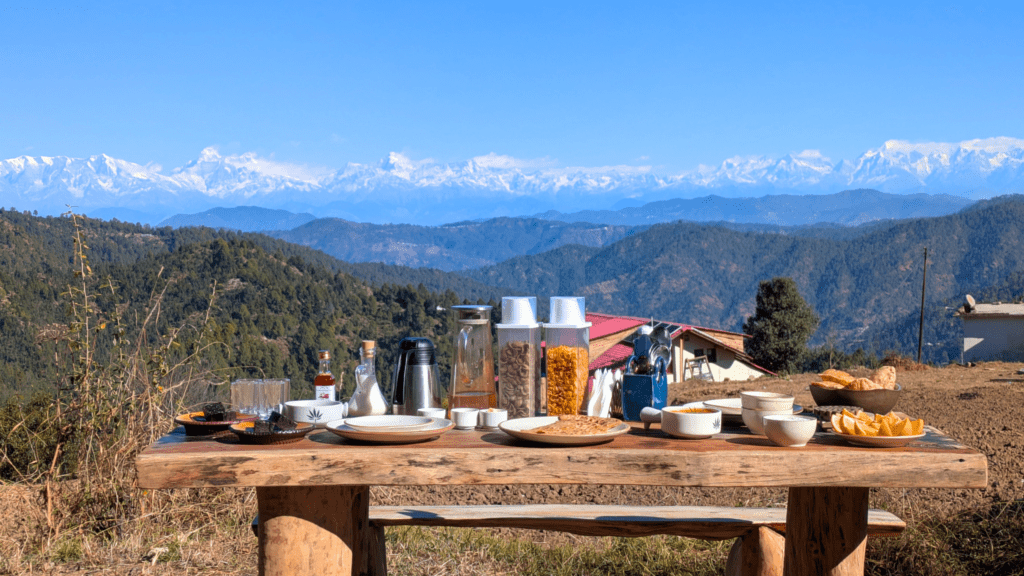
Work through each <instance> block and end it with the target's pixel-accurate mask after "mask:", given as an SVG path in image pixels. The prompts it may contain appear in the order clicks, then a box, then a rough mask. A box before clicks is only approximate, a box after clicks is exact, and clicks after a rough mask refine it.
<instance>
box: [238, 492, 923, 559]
mask: <svg viewBox="0 0 1024 576" xmlns="http://www.w3.org/2000/svg"><path fill="white" fill-rule="evenodd" d="M369 519H370V526H371V528H372V529H373V531H374V533H375V534H376V539H377V542H376V555H377V558H376V559H375V562H374V563H373V564H374V565H376V566H377V571H378V572H380V573H381V574H385V573H386V572H387V565H386V550H385V545H384V527H386V526H434V527H439V526H451V527H461V528H525V529H528V530H551V531H557V532H569V533H571V534H578V535H581V536H623V537H639V536H653V535H658V534H664V535H669V536H684V537H687V538H697V539H701V540H726V539H731V538H738V539H739V540H737V542H736V543H735V544H734V545H733V547H732V550H731V551H730V553H729V560H728V562H727V563H726V572H725V573H726V574H727V575H733V574H735V575H742V576H754V575H756V576H768V575H775V574H778V575H780V576H781V574H782V567H783V558H784V551H785V540H784V537H783V536H782V534H784V533H785V530H786V509H785V508H728V507H713V506H600V505H591V504H584V505H570V504H530V505H524V506H505V505H499V506H371V507H370V517H369ZM906 527H907V524H906V522H904V521H903V520H900V519H899V518H898V517H897V516H895V515H893V514H890V513H889V512H885V511H883V510H870V511H869V512H868V535H869V536H895V535H897V534H899V533H900V532H902V531H903V530H904V529H906ZM252 529H253V532H254V533H256V534H258V533H259V532H258V530H259V517H258V516H257V517H256V519H254V520H253V521H252Z"/></svg>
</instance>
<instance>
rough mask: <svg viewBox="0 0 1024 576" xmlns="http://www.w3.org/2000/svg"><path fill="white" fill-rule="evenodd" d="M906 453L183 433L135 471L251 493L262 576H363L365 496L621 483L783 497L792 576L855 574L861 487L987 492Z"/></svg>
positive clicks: (731, 440)
mask: <svg viewBox="0 0 1024 576" xmlns="http://www.w3.org/2000/svg"><path fill="white" fill-rule="evenodd" d="M927 431H928V434H927V436H926V437H925V438H923V439H922V440H921V441H917V442H915V443H913V444H912V445H910V446H907V447H904V448H885V449H878V448H857V447H852V446H849V445H847V444H845V443H844V442H843V441H842V440H841V439H839V438H837V437H834V436H833V435H831V434H821V433H819V434H818V435H816V437H815V438H814V439H813V440H812V441H811V443H809V444H808V445H807V446H806V447H804V448H780V447H776V446H774V445H772V444H771V443H769V442H768V441H767V440H766V439H765V438H764V437H762V436H754V435H751V434H750V433H747V432H746V431H744V430H737V431H727V432H726V433H723V434H719V435H716V436H715V437H713V438H710V439H707V440H678V439H674V438H670V437H668V436H666V435H664V434H663V433H661V432H660V431H659V430H658V429H657V426H655V427H653V428H652V429H651V430H649V431H645V430H644V429H643V427H642V426H641V425H639V424H636V425H634V427H633V429H632V430H631V431H630V432H629V433H628V434H626V435H623V436H619V437H617V438H616V439H615V440H614V441H613V442H611V443H608V444H602V445H598V446H587V447H572V448H563V447H552V446H539V445H532V444H525V443H522V442H519V441H517V440H515V439H513V438H510V437H509V436H506V435H505V434H504V433H502V432H480V431H459V430H453V431H451V432H448V433H447V434H445V435H444V436H442V437H440V438H438V439H437V440H434V441H431V442H426V443H422V444H410V445H400V446H381V445H369V444H358V443H354V442H350V441H347V440H344V439H342V438H340V437H338V436H336V435H334V434H332V433H331V432H329V431H317V432H313V433H311V434H309V435H308V436H307V437H306V438H304V439H303V440H301V441H299V442H295V443H291V444H284V445H276V446H250V445H242V444H238V443H237V440H235V439H234V437H233V436H229V437H227V438H221V439H216V440H209V439H206V440H193V439H190V438H187V437H186V436H185V435H184V433H183V432H182V431H181V429H179V430H177V431H175V433H173V434H170V435H168V436H165V437H164V438H161V439H160V440H159V441H157V442H156V443H155V444H154V445H152V446H150V447H149V448H147V449H145V450H144V451H143V452H142V454H141V455H140V456H139V457H138V459H137V461H136V466H137V468H138V475H139V486H140V487H141V488H147V489H156V488H195V487H216V486H255V487H256V494H257V499H258V501H259V514H260V536H259V570H260V574H263V575H275V576H276V575H284V574H317V575H327V574H346V575H348V574H365V573H372V572H373V567H372V566H370V565H369V562H370V558H371V557H372V556H373V554H371V551H370V547H371V546H372V542H371V532H370V530H369V524H368V521H367V513H368V508H369V486H371V485H379V486H425V485H486V484H498V485H507V484H619V485H648V486H655V485H657V486H731V487H737V486H748V487H755V486H762V487H783V486H784V487H788V488H789V501H788V504H787V520H786V523H787V528H786V552H785V563H786V570H785V571H786V573H787V574H791V575H794V576H795V575H799V576H803V575H808V576H810V575H815V576H817V575H822V574H835V575H838V574H862V573H863V569H864V550H865V542H866V539H867V528H866V525H867V514H868V491H869V489H870V488H874V487H886V488H897V487H901V488H983V487H985V486H986V484H987V473H988V469H987V461H986V459H985V456H984V455H983V454H981V453H979V452H978V451H976V450H973V449H970V448H966V447H964V446H961V445H960V444H958V443H956V442H955V441H954V440H952V439H950V438H948V437H946V436H944V435H942V434H941V433H940V432H938V431H936V430H934V429H931V428H929V429H928V430H927Z"/></svg>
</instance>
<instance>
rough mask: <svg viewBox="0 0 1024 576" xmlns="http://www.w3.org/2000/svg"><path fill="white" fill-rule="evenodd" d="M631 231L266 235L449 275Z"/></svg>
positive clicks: (380, 228)
mask: <svg viewBox="0 0 1024 576" xmlns="http://www.w3.org/2000/svg"><path fill="white" fill-rule="evenodd" d="M639 229H643V228H639ZM635 230H636V228H634V227H631V226H619V225H609V224H587V223H585V222H584V223H573V224H567V223H565V222H554V221H550V220H540V219H532V218H495V219H491V220H487V221H484V222H456V223H454V224H445V225H443V226H414V225H411V224H388V225H379V224H366V223H358V222H349V221H347V220H342V219H340V218H321V219H319V220H314V221H312V222H310V223H308V224H305V225H303V226H299V227H298V228H295V229H293V230H287V231H278V232H271V233H270V234H271V235H273V236H274V237H276V238H282V239H284V240H287V241H289V242H294V243H296V244H301V245H303V246H310V247H312V248H316V249H318V250H322V251H324V252H326V253H327V254H330V255H331V256H334V257H336V258H339V259H341V260H345V261H346V262H384V263H388V264H398V265H401V266H409V267H416V268H420V267H429V268H438V269H441V270H446V271H452V270H463V269H466V268H476V267H480V266H486V265H490V264H495V263H497V262H502V261H504V260H507V259H509V258H513V257H515V256H520V255H523V254H538V253H541V252H545V251H547V250H551V249H554V248H557V247H559V246H564V245H566V244H581V245H584V246H605V245H607V244H609V243H611V242H614V241H616V240H618V239H620V238H623V237H625V236H626V235H627V234H630V233H633V232H634V231H635Z"/></svg>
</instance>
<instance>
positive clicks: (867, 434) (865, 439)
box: [832, 411, 925, 448]
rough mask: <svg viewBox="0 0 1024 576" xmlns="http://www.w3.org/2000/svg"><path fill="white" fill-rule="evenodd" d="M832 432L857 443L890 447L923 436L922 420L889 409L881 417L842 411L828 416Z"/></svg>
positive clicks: (876, 446) (879, 415)
mask: <svg viewBox="0 0 1024 576" xmlns="http://www.w3.org/2000/svg"><path fill="white" fill-rule="evenodd" d="M832 432H833V433H835V434H836V435H837V436H839V437H841V438H842V439H843V440H846V441H847V442H849V443H851V444H855V445H858V446H870V447H875V448H894V447H897V446H905V445H907V444H909V443H911V442H913V441H914V440H917V439H919V438H923V437H924V434H925V432H924V420H922V419H920V418H919V419H917V420H911V419H910V418H909V417H908V416H906V415H903V414H897V413H894V412H889V413H888V414H885V415H884V416H883V415H881V414H871V413H869V412H861V413H860V414H853V413H852V412H848V411H843V412H841V413H839V414H835V415H833V416H832Z"/></svg>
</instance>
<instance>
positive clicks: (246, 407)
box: [231, 378, 258, 414]
mask: <svg viewBox="0 0 1024 576" xmlns="http://www.w3.org/2000/svg"><path fill="white" fill-rule="evenodd" d="M256 382H258V381H257V380H253V379H251V378H239V379H238V380H235V381H234V382H232V383H231V406H232V407H233V408H234V409H235V410H236V411H237V412H240V413H242V414H255V413H256Z"/></svg>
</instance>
